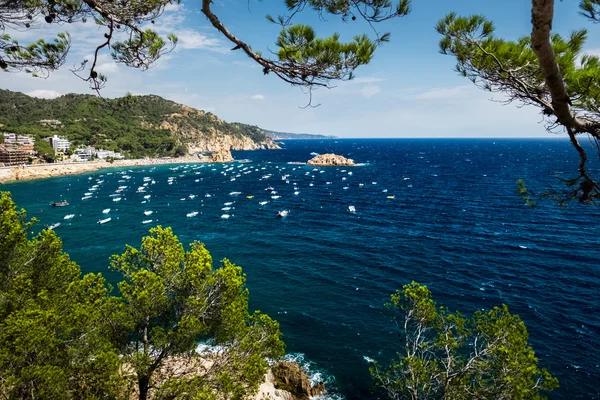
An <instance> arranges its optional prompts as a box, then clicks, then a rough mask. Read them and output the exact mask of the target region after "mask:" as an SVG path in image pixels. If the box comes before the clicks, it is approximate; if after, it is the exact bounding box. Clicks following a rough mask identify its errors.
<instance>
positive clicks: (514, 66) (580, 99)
mask: <svg viewBox="0 0 600 400" xmlns="http://www.w3.org/2000/svg"><path fill="white" fill-rule="evenodd" d="M543 4H546V5H550V8H547V7H546V6H543V7H542V5H543ZM552 6H553V5H552V3H536V2H534V3H533V8H534V9H533V11H532V18H533V20H537V21H538V22H537V23H536V24H534V25H533V31H532V34H531V35H530V36H524V37H521V38H517V39H515V40H504V39H502V38H498V37H496V36H495V27H494V24H493V23H492V22H491V21H489V20H487V19H486V18H485V17H484V16H482V15H472V16H466V17H465V16H462V17H459V16H457V15H456V14H455V13H450V14H448V15H447V16H446V17H445V18H443V19H442V20H440V21H439V22H438V24H437V26H436V29H437V31H438V32H439V33H440V34H441V35H442V39H441V40H440V50H441V52H442V54H447V55H451V56H453V57H455V58H456V71H457V72H458V73H459V74H461V75H463V76H464V77H466V78H468V79H469V80H471V81H472V82H473V83H475V84H476V85H477V86H478V87H480V88H482V89H484V90H487V91H491V92H498V93H501V94H502V99H503V100H505V102H506V103H510V102H513V101H516V102H518V103H519V104H520V105H530V106H534V107H537V108H538V109H539V111H540V114H541V115H542V116H543V118H544V119H545V120H546V127H547V129H548V130H550V131H558V130H564V131H566V132H567V134H568V135H569V139H570V141H571V144H572V145H573V147H574V148H575V149H576V150H577V153H578V156H579V167H578V169H577V170H578V176H577V178H575V179H568V180H565V181H566V182H570V181H573V182H574V183H576V184H578V185H577V189H576V190H574V191H569V192H568V193H562V194H557V193H552V192H547V193H544V194H542V195H541V197H549V198H556V199H557V200H558V201H559V202H560V203H561V204H564V203H565V202H566V201H568V200H572V199H579V201H580V202H585V203H593V202H594V200H595V199H600V187H599V186H598V184H597V183H596V182H595V181H594V180H593V178H592V177H591V176H590V175H589V174H588V172H587V170H586V162H587V159H588V157H587V154H586V150H585V148H583V147H582V146H581V145H580V143H579V141H578V139H577V136H576V135H577V134H582V133H587V134H589V135H590V138H591V139H592V140H593V141H595V142H596V143H597V142H598V141H599V140H600V136H599V134H598V131H599V127H600V122H599V121H600V115H599V114H598V110H599V109H600V58H598V57H597V56H594V55H588V54H585V53H584V52H583V47H584V45H585V42H586V39H587V31H586V30H585V29H579V30H575V31H573V32H571V33H570V34H569V36H568V37H562V36H560V35H558V34H556V33H552V32H547V31H545V30H544V29H542V26H548V25H550V26H551V25H552V24H551V21H552V12H551V11H552ZM599 6H600V2H599V1H598V0H582V1H581V3H580V8H581V10H582V14H584V15H585V16H587V17H588V18H589V19H591V20H592V21H595V22H597V15H598V14H597V11H598V10H599ZM549 10H550V12H549ZM538 17H539V18H538ZM533 20H532V21H533ZM544 21H545V22H544ZM548 21H550V22H548ZM532 38H537V39H535V40H536V42H535V46H533V44H532V40H533V39H532ZM541 61H544V62H543V63H541ZM542 66H543V68H542ZM555 66H558V70H557V69H556V68H555ZM563 191H564V190H563ZM525 200H526V202H528V204H531V200H530V199H525Z"/></svg>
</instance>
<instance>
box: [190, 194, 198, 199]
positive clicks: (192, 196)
mask: <svg viewBox="0 0 600 400" xmlns="http://www.w3.org/2000/svg"><path fill="white" fill-rule="evenodd" d="M188 197H189V198H190V199H194V197H196V195H195V194H190V195H189V196H188Z"/></svg>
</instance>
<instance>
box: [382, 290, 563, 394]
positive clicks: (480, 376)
mask: <svg viewBox="0 0 600 400" xmlns="http://www.w3.org/2000/svg"><path fill="white" fill-rule="evenodd" d="M387 306H388V308H389V309H390V310H391V311H392V312H393V315H394V322H395V324H396V326H397V327H398V328H399V329H400V331H401V332H402V335H401V337H402V339H403V340H402V342H403V343H404V346H403V348H402V350H401V352H399V353H398V355H397V358H394V359H393V360H392V361H391V363H390V364H389V365H388V366H387V367H382V366H381V365H380V364H379V363H376V362H375V363H374V364H373V366H372V367H371V375H372V376H373V378H374V379H375V382H376V384H377V385H378V386H379V387H380V388H381V389H383V390H384V392H385V393H386V394H387V395H388V397H389V398H391V399H411V400H418V399H446V400H462V399H543V398H545V397H544V396H543V392H546V391H551V390H553V389H555V388H556V387H558V380H557V379H556V378H554V377H553V376H552V375H550V373H548V371H546V370H545V369H540V368H539V367H538V365H537V364H538V359H537V358H536V357H535V354H534V352H533V350H532V348H531V347H530V346H529V343H528V335H527V328H526V327H525V324H524V323H523V321H521V319H520V318H519V317H518V316H516V315H512V314H510V312H509V311H508V307H506V305H503V306H501V307H494V308H493V309H491V310H490V311H488V312H483V311H477V312H475V314H474V315H473V316H472V317H471V318H466V317H464V316H463V315H462V314H460V313H458V312H457V313H454V314H452V313H450V312H449V311H448V309H446V308H444V307H438V306H437V305H436V303H435V302H434V301H433V299H432V298H431V293H430V291H429V289H427V287H425V286H422V285H419V284H418V283H416V282H412V283H411V284H408V285H405V286H404V287H403V288H402V290H398V291H397V292H396V293H394V294H392V296H391V302H390V303H388V304H387Z"/></svg>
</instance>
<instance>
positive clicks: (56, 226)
mask: <svg viewBox="0 0 600 400" xmlns="http://www.w3.org/2000/svg"><path fill="white" fill-rule="evenodd" d="M59 226H60V222H57V223H55V224H52V225H50V226H49V227H48V229H50V230H52V229H54V228H58V227H59Z"/></svg>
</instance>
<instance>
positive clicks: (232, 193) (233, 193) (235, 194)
mask: <svg viewBox="0 0 600 400" xmlns="http://www.w3.org/2000/svg"><path fill="white" fill-rule="evenodd" d="M240 194H242V192H231V193H229V195H230V196H237V195H240Z"/></svg>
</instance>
